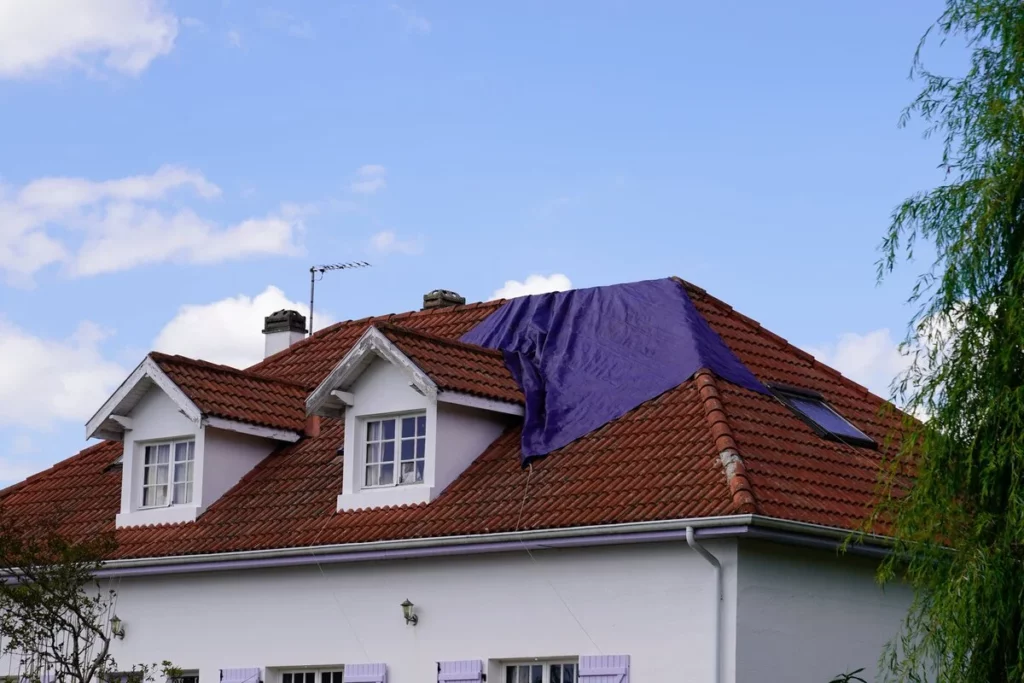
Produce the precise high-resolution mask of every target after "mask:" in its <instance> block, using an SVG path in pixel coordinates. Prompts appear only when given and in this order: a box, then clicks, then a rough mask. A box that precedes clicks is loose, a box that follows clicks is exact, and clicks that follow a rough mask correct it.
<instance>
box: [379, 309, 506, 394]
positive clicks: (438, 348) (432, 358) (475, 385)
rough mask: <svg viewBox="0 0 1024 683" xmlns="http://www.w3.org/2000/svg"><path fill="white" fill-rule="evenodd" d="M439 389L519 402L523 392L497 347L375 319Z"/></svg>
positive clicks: (380, 328) (387, 335) (384, 331)
mask: <svg viewBox="0 0 1024 683" xmlns="http://www.w3.org/2000/svg"><path fill="white" fill-rule="evenodd" d="M374 326H375V327H376V328H377V329H379V330H380V331H381V332H382V333H383V334H384V336H386V337H387V338H388V339H390V340H391V342H392V343H393V344H394V345H395V346H397V347H398V350H399V351H401V352H402V353H404V354H405V355H406V356H408V358H409V359H410V360H411V361H412V362H414V363H415V364H416V365H417V366H418V367H419V368H420V369H421V370H423V372H425V373H426V374H427V376H429V377H430V379H432V380H433V381H434V384H436V385H437V386H438V388H439V389H442V390H449V391H459V392H462V393H466V394H472V395H474V396H482V397H484V398H493V399H495V400H498V401H505V402H507V403H522V402H523V392H522V391H520V390H519V385H518V384H516V381H515V379H513V378H512V373H511V372H509V371H508V368H507V367H506V366H505V360H504V357H503V356H502V353H501V351H495V350H493V349H485V348H483V347H482V346H476V345H474V344H464V343H462V342H460V341H454V340H451V339H445V338H443V337H436V336H434V335H432V334H426V333H424V332H419V331H417V330H411V329H409V328H407V327H401V326H399V325H395V324H393V323H375V324H374Z"/></svg>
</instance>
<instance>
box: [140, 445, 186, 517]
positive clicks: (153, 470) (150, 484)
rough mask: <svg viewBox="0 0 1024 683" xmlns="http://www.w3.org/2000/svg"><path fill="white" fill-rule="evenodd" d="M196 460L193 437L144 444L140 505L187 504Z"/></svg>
mask: <svg viewBox="0 0 1024 683" xmlns="http://www.w3.org/2000/svg"><path fill="white" fill-rule="evenodd" d="M195 459H196V442H195V440H194V439H188V440H183V441H168V442H165V443H156V444H149V445H147V446H146V447H145V451H144V456H143V464H142V507H143V508H157V507H167V506H168V505H188V504H190V503H191V502H192V482H193V478H194V470H195Z"/></svg>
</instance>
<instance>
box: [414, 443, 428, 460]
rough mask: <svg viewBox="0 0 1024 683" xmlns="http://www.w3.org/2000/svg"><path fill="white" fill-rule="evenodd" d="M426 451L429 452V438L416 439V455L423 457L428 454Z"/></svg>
mask: <svg viewBox="0 0 1024 683" xmlns="http://www.w3.org/2000/svg"><path fill="white" fill-rule="evenodd" d="M426 453H427V440H426V439H416V457H417V458H422V457H424V456H425V455H426Z"/></svg>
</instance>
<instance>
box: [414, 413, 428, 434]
mask: <svg viewBox="0 0 1024 683" xmlns="http://www.w3.org/2000/svg"><path fill="white" fill-rule="evenodd" d="M426 433H427V416H426V415H420V416H419V417H418V418H416V434H417V435H419V436H423V435H424V434H426Z"/></svg>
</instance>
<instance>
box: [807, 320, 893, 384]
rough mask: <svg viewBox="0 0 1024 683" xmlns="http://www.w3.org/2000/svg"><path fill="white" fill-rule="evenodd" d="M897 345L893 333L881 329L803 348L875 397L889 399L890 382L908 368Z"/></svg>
mask: <svg viewBox="0 0 1024 683" xmlns="http://www.w3.org/2000/svg"><path fill="white" fill-rule="evenodd" d="M899 345H900V342H899V341H897V340H896V339H894V338H893V336H892V333H891V332H890V331H889V330H888V329H887V328H882V329H879V330H874V331H872V332H867V333H865V334H858V333H856V332H846V333H844V334H841V335H839V339H838V340H837V341H835V342H834V343H831V344H826V345H825V346H818V347H806V348H807V351H808V353H810V354H811V355H813V356H814V357H815V358H817V359H818V360H820V361H821V362H822V363H825V364H826V365H829V366H831V367H833V368H835V369H836V370H838V371H839V372H841V373H842V374H843V375H845V376H846V377H849V378H850V379H852V380H853V381H855V382H858V383H860V384H863V385H864V386H866V387H867V388H868V389H870V390H871V391H872V392H873V393H875V394H877V395H878V396H882V397H884V398H889V397H890V395H891V386H892V382H893V380H894V379H896V377H897V376H898V375H899V374H900V373H902V372H903V371H904V370H906V369H907V368H908V367H909V365H910V358H908V357H907V356H905V355H904V354H903V353H901V352H900V349H899Z"/></svg>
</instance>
